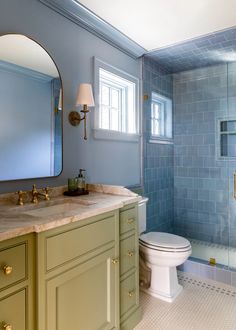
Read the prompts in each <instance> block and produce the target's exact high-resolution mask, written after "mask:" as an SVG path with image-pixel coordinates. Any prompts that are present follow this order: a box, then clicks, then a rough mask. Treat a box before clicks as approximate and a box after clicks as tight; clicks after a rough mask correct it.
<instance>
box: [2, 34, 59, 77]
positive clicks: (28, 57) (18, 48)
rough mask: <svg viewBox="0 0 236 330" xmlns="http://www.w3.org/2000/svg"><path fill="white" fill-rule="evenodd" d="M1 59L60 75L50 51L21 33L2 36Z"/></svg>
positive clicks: (38, 70) (53, 75)
mask: <svg viewBox="0 0 236 330" xmlns="http://www.w3.org/2000/svg"><path fill="white" fill-rule="evenodd" d="M0 60H2V61H5V62H9V63H12V64H16V65H18V66H21V67H24V68H28V69H31V70H34V71H37V72H40V73H43V74H46V75H49V76H51V77H58V76H59V74H58V71H57V68H56V66H55V64H54V62H53V60H52V59H51V57H50V56H49V55H48V53H47V52H46V51H45V50H44V48H42V47H41V46H40V45H39V44H38V43H36V42H35V41H33V40H31V39H29V38H27V37H25V36H23V35H21V34H6V35H3V36H1V37H0Z"/></svg>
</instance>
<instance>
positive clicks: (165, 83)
mask: <svg viewBox="0 0 236 330" xmlns="http://www.w3.org/2000/svg"><path fill="white" fill-rule="evenodd" d="M143 82H144V83H143V93H144V95H148V99H147V100H146V101H144V107H143V112H144V115H143V121H144V123H143V133H144V148H143V150H144V194H145V196H147V197H148V198H149V201H148V205H147V230H157V231H167V232H171V231H172V228H173V219H174V217H173V216H174V214H173V211H174V207H173V206H174V204H173V203H174V199H173V198H174V195H173V188H174V159H173V157H174V149H173V145H171V144H158V143H150V131H151V120H150V118H151V94H152V92H156V93H159V94H161V95H164V96H166V97H168V98H170V99H172V96H173V83H172V75H171V74H170V73H169V72H168V71H167V70H164V69H162V68H161V67H160V66H159V65H158V64H156V63H155V62H154V61H152V60H151V59H148V58H146V57H144V59H143Z"/></svg>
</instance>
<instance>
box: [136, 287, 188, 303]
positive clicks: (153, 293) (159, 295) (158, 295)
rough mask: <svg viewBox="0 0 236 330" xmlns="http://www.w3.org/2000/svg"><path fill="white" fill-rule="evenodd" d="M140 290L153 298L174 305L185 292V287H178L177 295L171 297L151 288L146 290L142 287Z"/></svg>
mask: <svg viewBox="0 0 236 330" xmlns="http://www.w3.org/2000/svg"><path fill="white" fill-rule="evenodd" d="M140 290H141V291H143V292H145V293H147V294H149V295H150V296H152V297H155V298H158V299H161V300H164V301H166V302H169V303H172V302H173V301H174V300H175V299H176V298H177V297H178V295H179V294H180V292H181V291H182V290H183V287H182V286H181V285H179V286H178V289H177V290H176V291H175V293H174V294H173V295H171V296H169V295H167V294H165V293H164V292H158V291H154V290H152V289H151V288H149V289H144V288H142V287H140Z"/></svg>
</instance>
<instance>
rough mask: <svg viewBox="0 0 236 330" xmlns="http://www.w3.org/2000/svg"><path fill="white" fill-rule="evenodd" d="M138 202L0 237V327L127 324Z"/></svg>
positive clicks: (82, 329)
mask: <svg viewBox="0 0 236 330" xmlns="http://www.w3.org/2000/svg"><path fill="white" fill-rule="evenodd" d="M138 266H139V265H138V224H137V205H136V204H131V205H127V206H125V207H124V208H122V209H120V210H119V209H116V210H114V211H110V212H107V213H103V214H101V215H98V216H95V217H90V218H86V219H84V220H80V221H77V222H72V223H70V224H65V225H62V226H59V227H57V228H53V229H49V230H46V231H43V232H40V233H32V234H29V235H24V236H20V237H17V238H14V239H9V240H6V241H3V242H0V330H2V329H4V330H65V329H75V330H98V329H99V330H111V329H122V330H132V329H133V327H134V326H135V325H136V324H137V323H138V322H139V320H140V318H141V317H140V316H141V313H140V307H139V283H138V281H139V280H138V274H139V272H138Z"/></svg>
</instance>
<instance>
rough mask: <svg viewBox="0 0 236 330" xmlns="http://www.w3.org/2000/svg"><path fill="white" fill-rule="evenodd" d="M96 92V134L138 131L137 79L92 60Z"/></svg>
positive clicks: (122, 133)
mask: <svg viewBox="0 0 236 330" xmlns="http://www.w3.org/2000/svg"><path fill="white" fill-rule="evenodd" d="M95 95H97V97H98V99H97V100H96V104H97V107H96V110H95V137H98V138H99V137H100V136H101V135H102V137H103V138H104V137H108V132H109V137H108V138H110V137H116V138H118V139H120V138H121V139H122V136H123V137H124V136H125V135H126V137H125V138H127V139H130V137H129V136H128V135H137V134H138V132H139V127H138V119H139V118H138V106H137V104H138V102H137V100H138V99H137V97H138V79H137V78H135V77H133V76H130V75H129V74H127V73H125V72H123V71H121V70H118V69H116V68H114V67H112V66H110V65H108V64H105V63H104V62H102V61H100V60H98V59H95ZM95 97H96V96H95ZM98 131H99V132H98ZM104 134H105V135H104Z"/></svg>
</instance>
